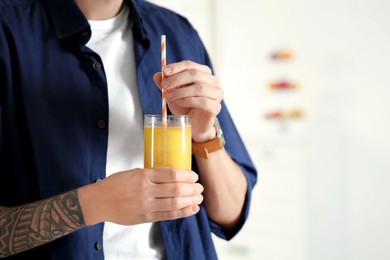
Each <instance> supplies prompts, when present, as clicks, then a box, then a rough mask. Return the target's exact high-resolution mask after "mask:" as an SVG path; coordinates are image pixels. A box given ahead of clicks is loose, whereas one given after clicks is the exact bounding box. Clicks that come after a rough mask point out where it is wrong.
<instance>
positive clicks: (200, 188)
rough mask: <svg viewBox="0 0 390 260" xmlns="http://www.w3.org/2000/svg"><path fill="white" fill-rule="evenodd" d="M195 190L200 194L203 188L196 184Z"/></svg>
mask: <svg viewBox="0 0 390 260" xmlns="http://www.w3.org/2000/svg"><path fill="white" fill-rule="evenodd" d="M196 190H197V191H198V192H199V193H202V192H203V191H204V188H203V186H202V185H201V184H199V183H197V187H196Z"/></svg>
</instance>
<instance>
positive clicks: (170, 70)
mask: <svg viewBox="0 0 390 260" xmlns="http://www.w3.org/2000/svg"><path fill="white" fill-rule="evenodd" d="M163 72H164V75H167V76H168V75H169V74H170V73H171V72H172V69H171V67H169V66H165V67H164V69H163Z"/></svg>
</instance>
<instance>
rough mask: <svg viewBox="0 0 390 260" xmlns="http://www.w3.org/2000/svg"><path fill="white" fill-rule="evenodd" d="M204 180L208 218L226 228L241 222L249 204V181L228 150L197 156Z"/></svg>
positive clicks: (200, 173) (200, 172)
mask: <svg viewBox="0 0 390 260" xmlns="http://www.w3.org/2000/svg"><path fill="white" fill-rule="evenodd" d="M196 162H197V165H198V169H199V175H200V181H201V183H202V185H203V186H204V192H203V196H204V205H205V207H206V210H207V213H208V216H209V217H210V219H212V220H213V221H215V222H216V223H218V224H220V225H221V226H223V227H224V228H225V229H230V228H233V227H234V226H235V225H236V224H237V223H238V221H239V219H240V217H241V213H242V209H243V206H244V203H245V197H246V192H247V187H248V185H247V181H246V178H245V175H244V173H243V172H242V170H241V168H240V167H239V166H238V165H237V164H236V163H235V162H234V161H233V160H232V159H231V157H230V156H229V154H228V153H227V152H226V150H225V149H222V150H220V151H217V152H214V153H211V154H209V158H208V159H203V158H200V157H196Z"/></svg>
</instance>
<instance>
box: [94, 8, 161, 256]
mask: <svg viewBox="0 0 390 260" xmlns="http://www.w3.org/2000/svg"><path fill="white" fill-rule="evenodd" d="M129 13H130V10H129V8H128V7H126V6H125V7H124V8H123V9H122V11H121V12H120V14H118V15H117V16H116V17H114V18H111V19H108V20H99V21H89V23H90V25H91V30H92V37H91V39H90V40H89V42H88V43H87V46H88V47H89V48H90V49H92V50H93V51H95V52H96V53H97V54H99V56H100V57H101V59H102V62H103V66H104V70H105V73H106V77H107V85H108V99H109V100H108V101H109V128H108V150H107V164H106V175H107V176H109V175H111V174H113V173H115V172H119V171H123V170H128V169H133V168H136V167H141V168H142V167H143V118H142V112H141V111H142V110H141V105H140V100H139V96H138V90H137V80H136V66H135V58H134V50H133V49H134V43H133V35H132V21H131V20H130V19H128V17H129ZM157 227H158V226H157V225H153V230H152V223H147V224H141V225H133V226H122V225H117V224H114V223H109V222H106V223H105V225H104V232H103V249H104V255H105V259H108V260H116V259H161V258H162V256H160V253H161V252H160V251H161V249H162V248H161V247H160V248H152V244H153V247H155V245H156V241H153V240H156V237H157V241H159V242H157V244H158V245H160V246H161V245H162V237H161V233H160V232H159V230H158V228H157ZM152 231H153V232H152ZM156 231H157V236H156ZM152 233H153V235H152ZM157 247H158V246H157Z"/></svg>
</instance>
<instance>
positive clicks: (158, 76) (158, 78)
mask: <svg viewBox="0 0 390 260" xmlns="http://www.w3.org/2000/svg"><path fill="white" fill-rule="evenodd" d="M161 75H162V74H161V72H156V73H154V75H153V81H154V83H156V86H157V87H158V88H159V89H162V88H161V80H162V76H161Z"/></svg>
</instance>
